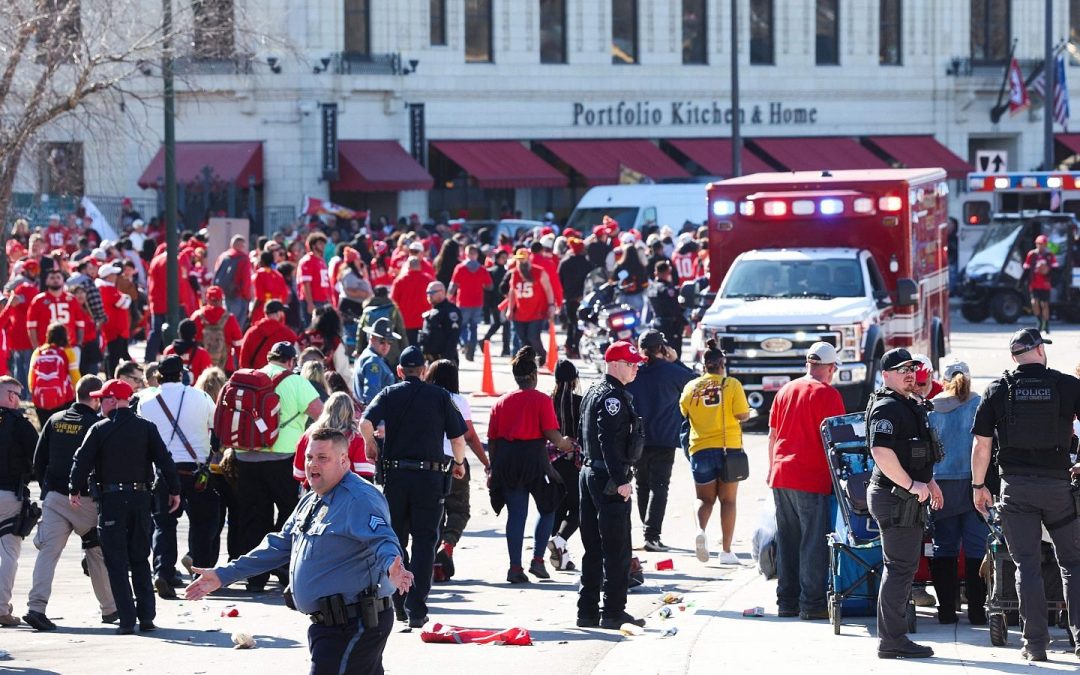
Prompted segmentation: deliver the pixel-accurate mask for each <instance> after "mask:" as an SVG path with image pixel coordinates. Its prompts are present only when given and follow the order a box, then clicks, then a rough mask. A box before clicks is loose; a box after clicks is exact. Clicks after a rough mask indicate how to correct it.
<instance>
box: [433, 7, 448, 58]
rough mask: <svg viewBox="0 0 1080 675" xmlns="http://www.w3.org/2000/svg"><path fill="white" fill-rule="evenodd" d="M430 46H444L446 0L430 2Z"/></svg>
mask: <svg viewBox="0 0 1080 675" xmlns="http://www.w3.org/2000/svg"><path fill="white" fill-rule="evenodd" d="M430 14H431V45H432V46H433V47H445V46H446V0H431V12H430Z"/></svg>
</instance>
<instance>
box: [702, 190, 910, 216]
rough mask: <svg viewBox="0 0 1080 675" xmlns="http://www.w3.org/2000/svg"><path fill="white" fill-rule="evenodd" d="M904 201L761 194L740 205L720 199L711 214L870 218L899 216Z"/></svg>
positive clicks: (853, 194) (844, 194)
mask: <svg viewBox="0 0 1080 675" xmlns="http://www.w3.org/2000/svg"><path fill="white" fill-rule="evenodd" d="M903 208H904V200H903V199H902V198H901V197H900V196H898V195H884V196H880V197H876V198H875V197H874V196H872V195H867V194H864V193H861V192H851V191H831V192H758V193H755V194H752V195H748V196H747V197H745V198H744V199H742V200H741V201H739V202H738V203H736V202H735V201H733V200H730V199H718V200H716V201H714V202H713V203H712V213H713V215H714V216H716V217H718V218H726V217H728V216H733V215H735V212H736V211H738V213H739V215H741V216H744V217H747V218H766V219H770V218H786V217H789V216H800V217H801V216H815V215H817V216H824V217H829V216H841V215H844V214H853V215H856V216H870V215H874V214H875V213H878V212H883V213H898V212H900V211H901V210H902V209H903Z"/></svg>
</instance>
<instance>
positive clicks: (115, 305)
mask: <svg viewBox="0 0 1080 675" xmlns="http://www.w3.org/2000/svg"><path fill="white" fill-rule="evenodd" d="M97 287H98V292H99V293H101V304H102V305H104V306H105V324H104V325H103V326H102V327H101V335H102V337H104V338H105V342H112V341H113V340H116V339H117V338H127V337H131V312H130V311H129V310H130V308H131V296H130V295H128V294H127V293H121V292H120V289H118V288H117V287H116V286H115V285H114V284H110V283H109V282H107V281H105V280H104V279H98V281H97Z"/></svg>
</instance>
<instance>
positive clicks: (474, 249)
mask: <svg viewBox="0 0 1080 675" xmlns="http://www.w3.org/2000/svg"><path fill="white" fill-rule="evenodd" d="M491 285H492V281H491V273H490V272H488V271H487V268H485V267H484V266H483V265H481V264H480V247H479V246H477V245H476V244H469V245H468V246H466V247H465V262H463V263H459V264H458V266H457V267H455V268H454V274H453V276H451V277H450V289H449V290H450V300H451V302H453V303H454V304H455V305H457V306H458V309H459V310H461V342H462V343H463V344H464V345H465V360H466V361H472V360H473V355H474V354H475V353H476V340H477V338H476V330H477V328H478V327H479V325H480V319H481V318H483V315H484V291H486V290H488V289H490V288H491Z"/></svg>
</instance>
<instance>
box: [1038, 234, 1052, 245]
mask: <svg viewBox="0 0 1080 675" xmlns="http://www.w3.org/2000/svg"><path fill="white" fill-rule="evenodd" d="M1035 243H1036V244H1049V243H1050V237H1047V236H1046V235H1045V234H1040V235H1039V236H1037V237H1035Z"/></svg>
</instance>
